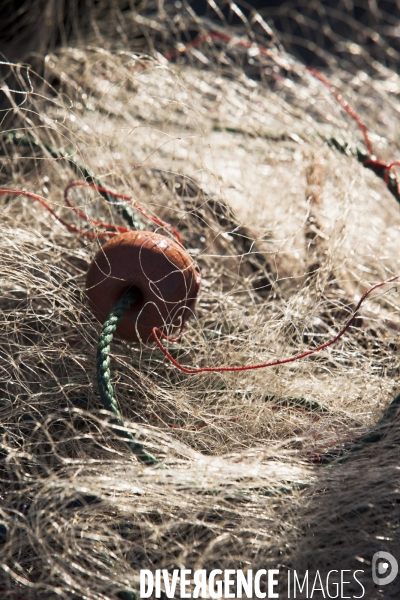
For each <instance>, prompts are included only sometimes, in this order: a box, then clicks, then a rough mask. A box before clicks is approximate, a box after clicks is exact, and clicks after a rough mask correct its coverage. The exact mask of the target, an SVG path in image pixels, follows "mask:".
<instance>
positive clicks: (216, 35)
mask: <svg viewBox="0 0 400 600" xmlns="http://www.w3.org/2000/svg"><path fill="white" fill-rule="evenodd" d="M211 40H219V41H221V42H225V43H226V44H232V45H236V46H239V47H242V48H245V49H247V50H249V49H250V48H253V47H256V48H257V50H258V51H259V52H260V54H263V55H264V56H268V57H269V58H271V59H272V60H273V61H274V62H275V63H276V64H277V65H278V66H279V67H283V68H284V69H286V70H288V71H290V70H292V69H293V67H292V66H291V65H290V63H289V61H285V63H284V64H282V60H281V59H280V57H278V56H277V55H275V54H274V53H273V52H271V51H270V50H268V49H267V48H264V47H263V46H260V45H256V46H254V43H253V42H250V41H248V40H245V39H240V38H235V37H234V36H232V35H229V34H226V33H221V32H220V31H215V30H211V31H209V32H208V33H206V34H203V35H199V36H197V38H195V39H194V40H192V41H191V42H188V43H187V44H186V45H185V46H183V47H182V48H179V49H176V50H173V51H171V52H169V53H165V54H164V57H165V58H166V59H167V60H171V59H174V58H176V57H177V56H180V55H181V54H183V53H185V52H189V51H190V50H192V49H195V48H196V47H197V46H200V45H201V44H203V43H205V42H210V41H211ZM302 70H303V71H305V72H307V73H309V74H310V75H312V76H313V77H315V78H316V79H318V80H319V81H320V82H321V83H323V84H324V85H325V87H327V88H328V89H329V91H330V92H331V93H332V94H333V96H334V97H335V99H336V100H337V102H338V103H339V104H340V105H341V107H342V108H343V109H344V110H345V111H346V112H347V114H348V115H350V117H351V118H352V119H354V120H355V121H356V123H357V125H358V126H359V128H360V130H361V132H362V134H363V137H364V141H365V145H366V147H367V150H368V153H369V156H368V157H367V158H366V159H365V160H364V161H360V162H362V164H363V165H364V167H366V168H368V169H372V170H373V171H375V172H377V174H378V175H379V176H380V177H381V178H382V179H383V180H384V182H385V183H386V186H387V188H388V189H389V191H390V192H391V193H392V194H393V195H394V196H395V198H396V200H397V201H399V198H400V180H399V178H398V177H397V175H396V174H393V179H394V185H395V188H393V181H391V180H390V179H389V175H390V174H391V173H392V171H393V167H400V161H399V160H396V161H393V162H386V161H383V160H381V159H378V158H377V157H376V156H375V154H374V148H373V144H372V142H371V138H370V134H369V131H368V128H367V126H366V125H365V123H364V121H363V120H362V118H361V117H360V115H359V114H358V113H357V112H356V111H355V110H354V108H353V107H352V106H351V105H350V104H349V102H347V100H346V99H345V98H344V97H343V96H342V94H340V93H339V92H338V91H337V90H336V88H335V86H334V85H333V84H332V83H331V82H330V81H329V79H328V78H327V77H325V75H323V74H322V73H320V72H319V71H318V70H317V69H314V68H312V67H303V68H302ZM382 170H383V173H382V175H380V172H382Z"/></svg>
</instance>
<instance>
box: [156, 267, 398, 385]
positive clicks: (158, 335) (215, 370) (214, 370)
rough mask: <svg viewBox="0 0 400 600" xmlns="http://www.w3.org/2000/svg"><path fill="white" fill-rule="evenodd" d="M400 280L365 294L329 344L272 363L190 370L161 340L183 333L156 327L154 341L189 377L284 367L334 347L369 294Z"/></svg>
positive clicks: (387, 281)
mask: <svg viewBox="0 0 400 600" xmlns="http://www.w3.org/2000/svg"><path fill="white" fill-rule="evenodd" d="M399 278H400V275H395V276H393V277H390V279H386V280H385V281H381V282H379V283H376V284H375V285H373V286H372V287H371V288H369V289H368V290H367V291H366V292H364V294H363V295H362V296H361V298H360V300H359V301H358V304H357V306H356V308H355V309H354V311H353V314H352V316H351V318H350V319H349V320H348V321H347V323H346V324H345V325H344V327H343V328H342V329H341V330H340V331H339V332H338V333H337V334H336V335H335V336H334V337H333V338H331V339H330V340H328V341H327V342H325V343H323V344H321V345H320V346H317V347H316V348H312V349H311V350H306V351H305V352H301V353H299V354H295V355H294V356H289V357H287V358H282V359H279V360H274V361H271V362H266V363H260V364H256V365H245V366H237V367H199V368H198V369H190V368H187V367H184V366H183V365H182V364H180V363H179V362H178V361H177V360H176V359H175V358H174V357H173V356H172V355H171V354H170V352H168V350H167V349H166V348H165V347H164V346H163V345H162V343H161V339H164V340H166V341H168V342H178V341H179V340H180V339H181V337H182V333H180V334H179V336H178V337H176V338H170V337H168V336H167V335H165V333H163V332H162V331H161V329H158V328H157V327H154V328H153V337H154V341H155V342H156V344H157V346H158V347H159V348H160V350H161V352H162V353H163V354H164V355H165V356H166V357H167V358H168V359H169V361H170V362H171V363H172V364H173V365H174V366H175V367H176V368H177V369H179V370H180V371H182V372H183V373H186V374H187V375H194V374H198V373H221V372H232V371H253V370H256V369H266V368H268V367H277V366H279V365H284V364H286V363H291V362H295V361H296V360H300V359H302V358H305V357H306V356H310V355H311V354H316V353H317V352H320V351H321V350H324V349H325V348H328V347H329V346H332V345H333V344H335V343H336V342H337V341H338V340H339V339H340V338H341V337H342V336H343V335H344V334H345V333H346V331H347V330H348V328H349V327H350V325H351V324H352V323H353V321H354V319H355V318H356V316H357V314H358V311H359V310H360V307H361V305H362V303H363V302H364V300H365V299H366V298H367V296H369V294H370V293H371V292H373V291H374V290H376V289H377V288H380V287H382V286H383V285H386V284H388V283H392V282H393V281H396V280H397V279H399Z"/></svg>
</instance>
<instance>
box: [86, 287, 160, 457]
mask: <svg viewBox="0 0 400 600" xmlns="http://www.w3.org/2000/svg"><path fill="white" fill-rule="evenodd" d="M138 300H139V295H138V292H137V291H128V292H126V294H125V295H124V296H122V298H121V299H120V300H118V302H117V303H116V304H115V306H114V308H113V309H112V310H111V312H110V314H109V316H108V318H107V320H106V321H105V323H104V325H103V327H102V330H101V333H100V336H99V343H98V346H97V354H96V366H97V384H98V388H99V392H100V399H101V402H102V404H103V406H104V408H105V409H106V410H108V411H110V412H111V413H112V414H113V415H114V418H113V419H112V421H111V422H112V424H113V425H117V426H118V427H116V428H115V431H116V432H117V434H118V435H119V437H120V438H121V439H122V440H123V441H124V442H125V443H126V444H127V446H128V447H129V449H130V450H131V451H132V452H133V454H135V455H136V456H137V457H138V459H139V460H140V461H141V462H142V463H144V464H145V465H147V466H150V465H156V464H160V462H159V460H158V459H157V458H156V457H155V456H153V455H152V454H150V453H149V452H147V450H145V448H144V446H143V444H141V443H140V442H137V441H136V440H135V438H134V436H133V435H132V434H131V433H130V432H129V431H127V430H126V429H125V424H124V420H123V418H122V415H121V411H120V409H119V406H118V402H117V400H116V398H115V394H114V388H113V386H112V385H111V383H110V379H111V373H110V362H111V359H110V344H111V342H112V340H113V337H114V333H115V330H116V328H117V324H118V322H119V320H120V319H121V318H122V317H123V315H124V314H125V313H126V311H127V310H128V309H129V308H130V307H131V306H132V305H133V304H135V303H136V302H137V301H138Z"/></svg>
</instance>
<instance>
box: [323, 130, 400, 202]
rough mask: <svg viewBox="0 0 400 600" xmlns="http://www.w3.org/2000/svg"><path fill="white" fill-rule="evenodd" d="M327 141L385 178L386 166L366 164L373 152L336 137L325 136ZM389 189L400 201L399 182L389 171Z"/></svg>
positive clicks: (381, 177)
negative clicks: (369, 152) (370, 152)
mask: <svg viewBox="0 0 400 600" xmlns="http://www.w3.org/2000/svg"><path fill="white" fill-rule="evenodd" d="M324 139H325V141H327V142H328V143H330V144H332V146H333V147H334V148H336V150H338V151H339V152H341V153H342V154H347V155H348V156H349V155H350V156H355V158H357V160H358V162H359V163H361V164H362V165H363V166H364V167H365V168H366V169H370V170H371V171H373V172H374V173H375V175H377V176H378V177H379V178H380V179H382V180H383V181H384V180H385V171H386V169H385V167H382V166H381V165H376V164H373V163H371V164H365V162H366V161H367V160H370V159H371V158H372V156H371V154H368V152H366V151H365V150H361V149H360V148H359V147H358V146H351V145H350V144H349V143H348V142H345V141H344V140H342V139H340V138H336V137H330V138H324ZM388 190H389V192H390V193H391V194H392V195H393V196H394V197H395V198H396V200H397V202H399V203H400V196H399V194H398V190H397V182H396V177H395V175H394V173H392V172H390V173H389V180H388Z"/></svg>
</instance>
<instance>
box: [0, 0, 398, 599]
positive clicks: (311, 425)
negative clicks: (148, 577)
mask: <svg viewBox="0 0 400 600" xmlns="http://www.w3.org/2000/svg"><path fill="white" fill-rule="evenodd" d="M49 4H50V3H49ZM114 4H115V5H114ZM114 4H113V6H112V7H111V8H110V7H108V8H107V7H104V6H102V5H101V3H95V4H94V5H93V6H92V8H91V9H90V11H89V12H88V13H87V14H86V13H85V19H84V20H83V25H82V27H81V28H80V29H79V31H78V29H74V27H75V25H73V24H74V23H75V21H74V14H73V10H72V9H71V12H69V13H67V17H68V18H66V20H65V21H64V25H65V23H67V25H65V29H68V28H69V29H68V31H67V33H68V35H70V36H71V35H72V38H71V37H70V38H69V40H70V41H69V44H70V45H68V44H67V43H64V45H61V47H60V46H57V47H54V48H52V47H50V50H49V53H48V54H47V55H46V58H45V60H44V63H43V65H42V67H41V68H38V69H37V72H34V71H33V70H32V69H30V68H28V67H26V66H24V65H23V64H18V63H17V62H15V63H6V62H4V64H3V65H2V70H1V73H2V77H3V83H2V94H3V97H2V105H1V108H2V119H3V120H2V123H3V128H2V132H1V139H0V147H1V162H2V165H1V170H0V187H1V188H2V189H16V190H20V191H21V192H22V191H27V192H31V193H35V194H38V195H40V196H41V198H43V199H44V201H45V202H46V203H47V204H48V206H49V207H50V208H51V209H52V210H53V211H54V213H55V214H56V215H57V216H58V217H60V218H61V219H63V220H64V221H65V222H67V223H68V224H70V225H73V226H74V227H75V228H76V229H79V230H80V231H86V232H91V233H96V234H97V233H99V232H100V231H101V228H100V227H98V226H96V225H93V222H91V221H90V220H91V219H92V220H93V219H97V220H99V221H102V222H108V223H112V224H114V225H119V226H126V227H128V226H129V227H131V228H139V229H151V230H152V231H157V232H158V233H163V234H165V235H169V232H168V230H166V229H165V228H163V227H161V226H157V225H155V224H154V223H153V224H152V223H151V222H149V221H147V220H146V219H144V217H143V215H142V214H141V213H140V212H138V211H137V210H136V209H135V207H134V205H133V204H132V203H131V202H129V201H124V202H122V201H118V200H116V199H115V197H113V196H111V195H107V194H101V193H99V192H98V191H97V190H96V189H93V188H89V187H76V188H74V189H73V190H72V191H71V193H70V196H69V197H70V200H71V202H73V204H74V206H75V207H77V208H78V209H79V210H80V211H82V212H83V213H84V214H85V215H86V216H87V217H88V218H89V221H88V222H86V223H85V222H83V221H82V220H80V219H79V218H78V216H77V215H76V213H75V212H74V211H73V210H72V209H71V208H70V207H68V206H66V205H65V204H64V201H63V190H64V188H65V187H66V186H67V185H68V184H69V183H71V182H73V181H76V180H83V181H86V182H90V183H92V184H95V185H96V186H105V187H106V188H107V189H111V190H114V191H115V192H118V193H120V194H124V195H126V196H129V197H131V198H132V199H133V200H134V201H135V202H137V203H138V204H139V205H140V206H141V207H143V208H144V209H145V211H147V213H149V214H151V215H153V216H155V217H157V218H159V219H162V220H163V221H165V222H166V223H169V224H171V225H172V226H173V227H174V228H175V229H176V230H177V231H179V234H180V236H181V238H182V241H183V245H184V247H185V248H186V250H187V252H188V253H189V255H190V256H191V257H192V258H193V259H194V260H195V261H196V264H197V265H198V268H199V270H200V272H201V275H202V287H201V293H200V298H199V300H198V302H197V306H196V310H195V311H194V315H193V316H192V318H191V319H190V320H188V322H187V324H186V326H185V330H184V334H183V337H182V340H181V341H180V342H179V344H176V345H172V344H169V345H168V344H166V345H167V346H168V348H169V351H170V352H171V354H172V355H173V357H174V358H175V359H176V360H178V361H179V363H180V364H183V365H185V366H186V367H189V368H191V367H194V368H196V367H206V366H214V367H215V366H226V365H228V366H245V365H251V364H256V363H263V362H267V361H272V360H277V359H280V358H284V357H287V356H291V355H293V354H296V353H300V352H303V351H306V350H308V349H310V348H313V347H316V346H318V345H320V344H322V343H324V342H326V341H328V340H329V339H331V338H333V337H334V336H335V334H336V333H337V332H338V331H339V330H340V329H341V328H342V327H343V326H344V324H345V323H346V322H347V321H348V319H349V318H350V317H351V315H352V314H353V311H354V308H355V306H356V305H357V302H358V300H359V299H360V297H361V296H362V294H363V293H364V292H365V291H366V290H367V289H368V288H370V287H371V286H372V285H374V284H375V283H377V282H379V281H383V280H386V279H389V278H390V277H393V276H395V275H397V274H400V257H399V252H398V240H399V234H400V217H399V204H398V198H396V193H397V187H396V175H395V169H394V168H393V169H390V170H388V169H387V168H386V167H382V166H381V167H379V164H378V163H373V165H372V167H373V168H371V163H370V167H369V168H366V167H367V164H366V163H365V161H367V160H371V152H369V148H368V147H367V145H366V140H365V138H364V137H363V134H362V131H361V130H360V127H359V125H358V124H357V122H356V120H355V119H353V118H351V115H349V114H348V113H347V112H346V111H345V110H344V109H343V106H342V105H341V104H340V102H338V100H337V98H336V97H335V95H334V94H333V93H332V90H331V89H329V88H328V87H327V86H326V85H324V83H323V82H322V81H321V79H318V77H315V76H314V75H313V73H312V72H309V71H306V70H305V68H304V64H303V63H302V62H301V61H302V60H305V59H307V60H309V63H308V64H310V65H311V66H314V67H317V68H318V69H319V70H320V72H321V73H323V74H324V76H325V77H327V78H328V80H329V82H330V83H331V85H332V86H333V88H334V90H336V91H337V92H339V93H340V94H341V96H342V97H343V98H344V99H345V100H346V102H348V103H349V106H351V107H352V109H353V110H354V111H356V112H357V114H358V115H359V116H360V118H361V119H362V121H363V123H365V125H366V127H367V130H368V132H369V139H370V141H371V144H372V145H373V151H374V154H375V156H376V157H378V159H379V160H380V161H383V162H384V163H385V165H390V164H391V163H392V162H394V161H396V160H397V159H398V158H399V151H400V144H399V141H398V126H397V123H398V118H399V111H400V108H399V107H400V104H399V98H400V80H399V76H398V75H397V73H396V72H395V70H394V69H393V62H394V61H396V60H398V49H397V46H396V42H397V40H398V31H399V29H398V25H397V21H396V20H395V18H396V17H395V6H396V4H395V3H394V2H391V1H387V2H382V3H375V4H374V6H375V9H374V11H375V12H374V11H372V12H369V13H368V15H369V16H368V18H369V19H370V20H371V19H372V21H370V22H367V21H366V20H365V19H364V20H363V17H362V18H361V17H360V19H359V20H356V19H354V18H353V17H351V16H349V14H348V13H345V12H343V7H342V5H341V3H337V6H336V8H335V9H333V8H326V7H324V5H322V4H320V3H316V4H313V3H304V5H301V4H300V3H298V4H297V5H295V4H288V5H287V7H286V9H285V11H286V12H285V11H283V9H282V8H279V9H278V8H276V9H272V8H271V9H268V10H266V11H264V12H262V11H261V12H257V11H254V10H251V9H250V8H249V7H246V6H245V5H243V6H241V5H240V6H239V5H238V4H234V3H233V2H231V3H230V4H228V3H227V4H223V3H222V2H221V3H214V2H213V1H212V0H209V3H208V12H206V14H205V15H204V16H201V17H199V16H197V15H196V13H195V12H194V10H193V8H191V7H190V6H189V5H186V3H183V4H181V3H180V2H176V3H175V4H170V5H168V6H167V5H163V4H162V3H160V4H158V5H157V6H156V5H154V6H150V5H148V4H146V5H145V4H143V5H141V6H137V5H136V6H130V5H129V3H120V4H119V5H118V4H117V3H114ZM348 4H351V9H353V8H354V6H353V5H352V3H347V5H348ZM60 5H61V3H60ZM107 5H108V3H107ZM347 5H346V6H347ZM75 8H76V10H77V11H78V13H77V14H78V15H79V10H80V8H79V3H77V7H75ZM356 8H357V7H356ZM74 10H75V9H74ZM349 10H350V9H349ZM396 10H397V9H396ZM27 15H28V13H27ZM24 18H26V19H27V18H28V17H27V16H26V15H25V16H24ZM343 23H344V24H345V26H346V28H345V29H343V27H344V25H343ZM71 24H72V25H71ZM341 24H342V25H341ZM57 27H59V29H60V30H61V25H60V24H58V25H57ZM341 27H342V29H341ZM301 31H303V34H304V32H305V37H304V35H303V37H300V33H299V32H301ZM71 32H72V33H71ZM64 33H65V32H64ZM78 33H79V35H78ZM18 35H21V36H22V35H23V30H22V33H21V32H20V31H19V33H18ZM65 35H67V34H65ZM59 37H60V39H61V41H62V42H65V39H66V38H65V39H64V38H63V35H60V36H59ZM302 48H303V49H304V48H305V49H306V50H307V53H308V54H307V55H306V56H305V55H304V54H302ZM333 88H332V89H333ZM372 160H374V156H372ZM385 179H386V182H385ZM0 202H1V214H2V220H1V235H0V269H1V271H0V272H1V292H0V309H1V337H0V355H1V360H0V425H1V439H0V453H1V462H0V499H1V501H0V596H1V598H4V599H13V600H15V599H17V598H18V599H25V600H26V599H28V598H29V599H31V600H34V599H39V598H41V599H42V598H46V599H53V598H65V599H71V600H72V599H74V600H78V599H79V600H83V599H85V600H86V599H87V600H89V599H90V600H94V599H96V600H100V599H101V600H103V599H104V600H109V599H112V598H113V599H114V598H120V599H123V600H126V599H133V598H138V597H139V596H138V589H139V587H138V586H139V571H140V569H150V570H155V569H163V568H164V569H170V570H172V569H173V568H188V569H201V568H203V569H212V568H222V569H224V568H234V569H240V568H242V569H246V568H253V569H254V570H256V569H257V568H281V569H286V568H290V569H297V570H298V571H299V572H304V571H305V570H306V569H313V568H314V569H317V568H318V569H320V570H321V571H322V570H324V569H325V570H326V571H328V570H329V569H349V570H356V569H364V571H365V573H364V575H363V576H362V577H361V580H362V582H363V585H364V587H365V589H366V593H367V596H366V597H368V598H370V599H374V598H398V595H399V593H400V590H399V587H398V586H399V584H397V587H396V583H393V584H392V586H391V587H390V590H384V589H379V588H377V587H376V586H374V585H373V583H372V580H371V576H370V569H371V567H370V563H371V557H372V554H373V553H374V552H376V551H378V550H386V551H389V552H392V553H394V554H396V552H397V550H398V548H399V546H400V522H399V518H400V512H399V473H400V471H399V466H398V465H399V455H400V451H399V448H400V445H399V444H400V438H399V428H398V416H397V409H396V406H397V405H396V403H395V404H391V402H392V400H393V399H395V398H396V397H397V395H398V394H399V392H400V390H399V384H398V377H399V366H400V365H399V354H398V347H399V344H398V337H399V327H400V312H399V309H400V297H399V293H398V290H397V288H396V284H395V283H393V284H391V285H387V286H385V287H382V288H380V289H379V290H376V291H375V292H374V293H373V294H371V295H370V296H369V297H368V299H367V300H366V302H365V303H364V304H363V305H362V307H361V309H360V311H359V313H358V316H357V318H356V319H355V320H354V322H353V324H352V325H351V327H350V329H349V330H348V331H347V333H346V334H345V335H344V336H343V337H342V338H341V339H340V340H339V341H338V342H337V343H336V344H335V345H333V346H331V347H329V348H327V349H326V350H324V351H322V352H320V353H317V354H314V355H311V356H309V357H306V358H304V359H303V360H300V361H296V362H293V363H290V364H287V365H281V366H278V367H273V368H270V369H264V370H256V371H242V372H236V373H200V374H197V375H186V374H184V373H181V372H180V371H178V370H177V369H176V368H175V367H174V366H173V365H172V364H171V362H170V361H169V360H167V358H166V357H165V356H164V355H163V354H162V353H161V352H160V350H159V348H158V347H157V346H156V345H155V344H151V343H148V344H141V345H138V344H127V343H125V342H122V341H121V340H118V338H114V340H113V342H112V346H111V356H112V360H111V380H112V385H113V387H114V390H115V395H116V399H117V401H118V404H119V407H120V410H121V414H122V415H123V418H124V427H125V428H126V430H127V431H129V432H130V433H131V434H132V436H134V437H135V440H137V441H138V442H140V443H141V444H143V446H144V447H145V448H146V450H147V451H148V452H150V453H151V454H152V455H153V456H155V457H156V458H157V460H158V461H159V462H160V464H161V465H162V466H163V467H168V468H160V467H159V466H154V467H148V466H146V465H144V464H142V463H141V462H140V461H138V460H137V458H136V457H135V456H134V455H133V454H132V453H131V452H130V451H129V448H128V447H127V446H126V444H125V443H124V442H123V440H121V439H120V437H118V435H117V434H116V431H115V423H114V422H113V419H112V415H110V412H109V411H107V410H105V409H103V408H102V405H101V403H100V399H99V392H98V389H97V384H96V361H95V356H96V346H97V343H98V336H99V333H100V329H101V325H100V324H99V323H98V321H97V320H96V319H95V318H94V317H93V316H92V314H91V312H90V310H89V308H88V306H87V302H86V297H85V293H84V289H85V278H86V272H87V269H88V267H89V265H90V262H91V260H92V258H93V256H94V254H95V252H96V251H97V250H98V249H99V247H100V246H101V244H102V243H103V240H102V239H100V238H98V237H96V236H95V237H94V238H91V237H85V236H83V235H81V234H79V233H76V232H74V231H70V230H68V229H67V228H66V227H65V226H64V225H63V224H62V223H61V222H59V221H57V220H56V219H55V218H54V216H53V215H52V214H50V212H49V211H47V210H46V208H45V207H44V206H43V204H40V203H38V202H35V201H34V200H33V199H32V198H29V197H27V196H24V195H22V194H21V195H20V196H11V195H9V194H8V195H7V194H6V193H4V194H2V195H1V196H0ZM82 223H83V224H82ZM389 405H390V409H389V410H388V407H389ZM283 597H284V596H283ZM315 597H320V596H318V594H315ZM321 597H322V596H321Z"/></svg>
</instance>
